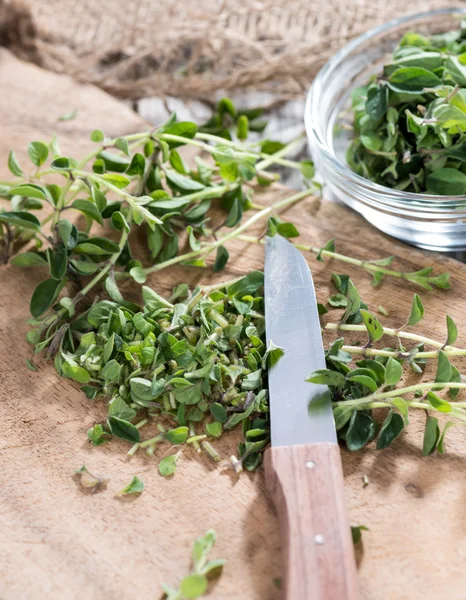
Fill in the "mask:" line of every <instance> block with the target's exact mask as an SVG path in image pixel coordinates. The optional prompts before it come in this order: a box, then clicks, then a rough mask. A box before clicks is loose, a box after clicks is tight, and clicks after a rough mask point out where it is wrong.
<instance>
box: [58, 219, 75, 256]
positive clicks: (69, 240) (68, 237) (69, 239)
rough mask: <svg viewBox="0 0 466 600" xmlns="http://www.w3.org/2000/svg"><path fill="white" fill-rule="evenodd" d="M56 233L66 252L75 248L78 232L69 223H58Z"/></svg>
mask: <svg viewBox="0 0 466 600" xmlns="http://www.w3.org/2000/svg"><path fill="white" fill-rule="evenodd" d="M58 233H59V234H60V237H61V239H62V241H63V243H64V244H65V246H66V247H67V248H68V250H72V249H73V248H74V247H75V246H76V244H77V242H78V230H77V229H76V227H75V226H74V225H73V224H72V223H70V221H67V220H66V219H62V220H61V221H58Z"/></svg>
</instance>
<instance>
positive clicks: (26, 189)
mask: <svg viewBox="0 0 466 600" xmlns="http://www.w3.org/2000/svg"><path fill="white" fill-rule="evenodd" d="M8 193H9V194H11V195H18V196H24V197H25V198H38V199H39V200H46V199H47V197H48V196H47V190H46V189H44V188H43V187H42V186H40V185H37V184H35V183H24V184H21V185H17V186H15V187H12V188H11V189H10V190H9V191H8Z"/></svg>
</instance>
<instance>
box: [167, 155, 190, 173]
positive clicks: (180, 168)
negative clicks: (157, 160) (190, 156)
mask: <svg viewBox="0 0 466 600" xmlns="http://www.w3.org/2000/svg"><path fill="white" fill-rule="evenodd" d="M169 160H170V164H171V166H172V167H173V168H174V169H175V171H177V172H178V173H181V174H182V175H188V173H189V169H188V168H187V166H186V165H185V164H184V161H183V159H182V158H181V156H180V154H179V152H178V151H177V150H172V151H171V152H170V159H169Z"/></svg>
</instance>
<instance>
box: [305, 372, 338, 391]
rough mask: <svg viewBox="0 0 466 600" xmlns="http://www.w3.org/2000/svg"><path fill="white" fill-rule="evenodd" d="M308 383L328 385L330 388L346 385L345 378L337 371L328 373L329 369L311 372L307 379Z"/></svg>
mask: <svg viewBox="0 0 466 600" xmlns="http://www.w3.org/2000/svg"><path fill="white" fill-rule="evenodd" d="M306 381H308V382H309V383H317V384H322V385H328V386H330V387H343V386H344V385H345V383H346V379H345V376H344V375H342V373H339V372H338V371H330V369H318V370H317V371H313V372H312V373H311V374H310V375H309V376H308V377H307V378H306Z"/></svg>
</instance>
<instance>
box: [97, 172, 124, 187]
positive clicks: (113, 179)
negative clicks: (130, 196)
mask: <svg viewBox="0 0 466 600" xmlns="http://www.w3.org/2000/svg"><path fill="white" fill-rule="evenodd" d="M100 177H102V179H105V181H106V182H107V183H110V184H111V185H113V186H115V187H117V188H118V189H123V188H125V187H126V186H128V185H129V184H130V183H131V180H130V179H128V177H125V176H124V175H120V174H119V173H104V174H103V175H101V176H100Z"/></svg>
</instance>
